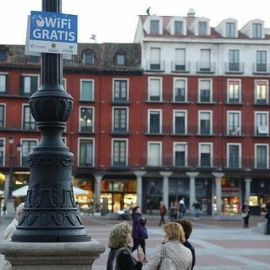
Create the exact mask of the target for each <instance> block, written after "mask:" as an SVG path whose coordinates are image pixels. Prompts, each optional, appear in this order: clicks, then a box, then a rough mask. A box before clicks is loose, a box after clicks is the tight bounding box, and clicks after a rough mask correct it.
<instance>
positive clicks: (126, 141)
mask: <svg viewBox="0 0 270 270" xmlns="http://www.w3.org/2000/svg"><path fill="white" fill-rule="evenodd" d="M115 142H125V143H126V149H125V154H126V159H125V165H124V166H128V160H129V156H128V155H129V153H128V149H129V146H128V142H129V141H128V139H123V138H113V139H112V143H111V166H112V167H113V166H115V165H114V151H113V150H114V143H115Z"/></svg>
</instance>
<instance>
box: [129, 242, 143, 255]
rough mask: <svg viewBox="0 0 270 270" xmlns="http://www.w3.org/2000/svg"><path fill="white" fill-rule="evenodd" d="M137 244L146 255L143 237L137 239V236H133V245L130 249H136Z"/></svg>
mask: <svg viewBox="0 0 270 270" xmlns="http://www.w3.org/2000/svg"><path fill="white" fill-rule="evenodd" d="M139 246H141V248H142V250H143V253H144V255H145V257H146V253H145V239H138V238H133V247H132V249H131V252H133V251H134V250H136V249H137V248H138V247H139Z"/></svg>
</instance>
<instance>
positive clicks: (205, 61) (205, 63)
mask: <svg viewBox="0 0 270 270" xmlns="http://www.w3.org/2000/svg"><path fill="white" fill-rule="evenodd" d="M200 71H211V51H210V50H205V49H202V50H201V63H200Z"/></svg>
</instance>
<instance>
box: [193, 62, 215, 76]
mask: <svg viewBox="0 0 270 270" xmlns="http://www.w3.org/2000/svg"><path fill="white" fill-rule="evenodd" d="M196 72H197V73H200V74H213V73H215V72H216V63H214V62H197V63H196Z"/></svg>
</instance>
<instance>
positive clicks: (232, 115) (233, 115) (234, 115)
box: [227, 111, 241, 136]
mask: <svg viewBox="0 0 270 270" xmlns="http://www.w3.org/2000/svg"><path fill="white" fill-rule="evenodd" d="M240 117H241V112H231V111H229V112H227V134H228V135H233V136H237V135H241V118H240Z"/></svg>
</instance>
